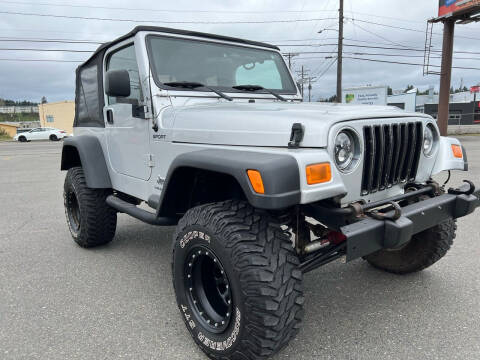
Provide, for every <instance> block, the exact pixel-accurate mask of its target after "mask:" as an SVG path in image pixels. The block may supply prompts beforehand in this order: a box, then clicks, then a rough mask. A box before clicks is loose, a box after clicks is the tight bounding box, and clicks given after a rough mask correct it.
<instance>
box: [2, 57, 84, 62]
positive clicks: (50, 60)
mask: <svg viewBox="0 0 480 360" xmlns="http://www.w3.org/2000/svg"><path fill="white" fill-rule="evenodd" d="M0 61H15V62H17V61H22V62H23V61H26V62H55V63H59V62H61V63H81V62H83V60H56V59H2V58H0Z"/></svg>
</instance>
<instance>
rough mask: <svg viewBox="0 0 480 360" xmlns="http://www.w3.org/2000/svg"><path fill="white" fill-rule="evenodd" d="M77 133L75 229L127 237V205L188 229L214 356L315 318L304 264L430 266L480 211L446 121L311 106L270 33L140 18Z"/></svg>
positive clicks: (83, 76)
mask: <svg viewBox="0 0 480 360" xmlns="http://www.w3.org/2000/svg"><path fill="white" fill-rule="evenodd" d="M74 128H75V130H74V136H73V137H72V138H68V139H66V140H65V142H64V146H63V153H62V163H61V169H62V170H67V171H68V172H67V175H66V179H65V186H64V202H65V212H66V218H67V223H68V226H69V229H70V232H71V234H72V237H73V239H74V240H75V242H76V243H77V244H78V245H80V246H82V247H85V248H88V247H94V246H98V245H103V244H106V243H108V242H110V241H111V240H112V239H113V237H114V235H115V229H116V224H117V213H119V212H120V213H125V214H128V215H131V216H133V217H135V218H137V219H139V220H141V221H144V222H146V223H148V224H151V225H158V226H170V225H176V226H177V228H176V232H175V235H174V239H173V254H172V257H173V260H172V272H173V274H172V277H173V286H174V289H175V294H176V298H177V302H178V307H179V309H180V313H181V316H182V318H183V320H184V322H185V324H186V326H187V329H188V330H189V331H190V333H191V335H192V337H193V339H194V340H195V342H196V343H197V344H198V346H199V347H200V348H201V349H202V350H203V351H204V352H205V353H206V354H207V355H208V356H209V357H211V358H214V359H262V358H267V357H269V356H271V355H272V354H274V353H276V352H277V351H279V350H280V349H281V348H282V347H284V346H285V345H286V344H287V343H288V342H289V341H290V340H291V339H292V338H293V337H294V336H295V335H296V334H297V332H298V330H299V327H300V323H301V321H302V317H303V303H304V297H303V290H302V276H303V274H304V273H306V272H308V271H311V270H314V269H316V268H318V267H320V266H322V265H325V264H327V263H329V262H331V261H334V260H335V259H339V258H342V259H343V260H344V261H352V260H355V259H359V258H363V259H365V260H366V261H368V262H369V263H370V264H372V265H373V266H375V267H377V268H379V269H383V270H385V271H389V272H392V273H397V274H406V273H411V272H415V271H419V270H423V269H425V268H427V267H428V266H430V265H432V264H433V263H435V262H436V261H437V260H439V259H440V258H441V257H443V256H444V255H445V254H446V252H447V251H448V250H449V248H450V246H451V245H452V242H453V239H454V237H455V229H456V224H455V219H456V218H459V217H462V216H465V215H468V214H470V213H472V212H473V211H474V210H475V208H476V207H477V206H479V192H478V191H475V187H474V185H473V184H472V183H471V182H468V181H467V182H466V184H464V185H463V186H462V187H460V188H455V189H454V188H451V189H448V190H445V185H439V184H438V183H436V182H435V181H433V180H432V176H433V175H435V174H437V173H440V172H442V171H450V170H462V171H466V170H467V169H468V163H467V157H466V153H465V150H464V149H463V148H462V146H461V144H460V143H459V141H458V140H456V139H452V138H447V137H441V136H440V135H439V131H438V128H437V125H436V123H435V120H434V119H432V118H431V117H429V116H427V115H423V114H411V113H406V112H404V111H401V110H399V109H395V108H391V107H374V106H365V107H363V106H344V105H338V104H320V103H308V104H306V103H302V98H301V96H300V93H299V91H298V87H297V86H296V84H295V82H294V80H293V78H292V75H291V73H290V72H289V69H288V68H287V66H286V65H285V62H284V60H283V58H282V55H281V53H280V51H279V49H278V48H277V47H275V46H272V45H268V44H264V43H258V42H253V41H246V40H242V39H236V38H230V37H225V36H218V35H212V34H205V33H198V32H192V31H184V30H175V29H169V28H158V27H146V26H140V27H137V28H135V29H134V30H133V31H132V32H130V33H128V34H127V35H125V36H122V37H120V38H119V39H116V40H114V41H112V42H110V43H107V44H104V45H102V46H100V47H99V48H98V49H97V51H96V52H95V53H94V54H93V56H92V57H91V58H90V59H89V60H88V61H86V62H85V63H84V64H82V65H81V66H80V67H79V68H78V69H77V76H76V114H75V123H74ZM142 202H145V203H146V205H148V207H147V206H145V205H143V206H142V207H139V205H140V204H141V203H142ZM148 208H150V210H148Z"/></svg>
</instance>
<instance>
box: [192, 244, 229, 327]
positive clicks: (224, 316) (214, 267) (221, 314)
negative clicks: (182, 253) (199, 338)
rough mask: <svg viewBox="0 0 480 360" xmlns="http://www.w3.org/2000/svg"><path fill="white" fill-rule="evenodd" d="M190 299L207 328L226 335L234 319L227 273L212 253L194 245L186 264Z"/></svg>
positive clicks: (196, 313)
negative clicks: (226, 330) (225, 332)
mask: <svg viewBox="0 0 480 360" xmlns="http://www.w3.org/2000/svg"><path fill="white" fill-rule="evenodd" d="M184 269H185V289H186V290H187V294H186V297H187V298H188V299H189V302H190V305H191V308H192V309H193V311H194V312H195V315H196V316H197V318H198V319H199V321H200V322H201V323H202V325H203V326H205V327H206V328H208V329H209V330H210V331H211V332H213V333H222V332H223V331H225V329H227V328H228V326H229V324H230V320H231V318H232V309H233V304H232V294H231V286H230V282H229V281H228V278H227V274H226V273H225V270H224V268H223V266H222V264H221V263H220V261H219V259H218V258H217V256H216V255H215V254H214V253H213V251H212V250H208V249H207V248H205V247H203V246H194V247H193V248H192V249H191V250H190V252H189V255H188V256H187V260H186V261H185V265H184Z"/></svg>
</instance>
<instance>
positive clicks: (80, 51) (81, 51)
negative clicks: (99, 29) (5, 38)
mask: <svg viewBox="0 0 480 360" xmlns="http://www.w3.org/2000/svg"><path fill="white" fill-rule="evenodd" d="M0 51H39V52H69V53H92V52H93V50H72V49H25V48H0Z"/></svg>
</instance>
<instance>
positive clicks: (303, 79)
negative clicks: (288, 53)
mask: <svg viewBox="0 0 480 360" xmlns="http://www.w3.org/2000/svg"><path fill="white" fill-rule="evenodd" d="M304 82H305V72H304V71H303V65H302V100H303V94H304V92H303V84H304Z"/></svg>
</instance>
